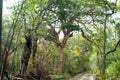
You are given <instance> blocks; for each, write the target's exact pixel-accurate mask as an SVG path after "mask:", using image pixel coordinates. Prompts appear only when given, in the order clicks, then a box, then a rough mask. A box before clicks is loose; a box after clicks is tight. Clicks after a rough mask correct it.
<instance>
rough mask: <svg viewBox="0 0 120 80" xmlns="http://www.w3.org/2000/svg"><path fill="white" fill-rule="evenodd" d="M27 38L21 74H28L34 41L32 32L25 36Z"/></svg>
mask: <svg viewBox="0 0 120 80" xmlns="http://www.w3.org/2000/svg"><path fill="white" fill-rule="evenodd" d="M25 38H26V44H25V47H24V53H23V56H22V60H21V71H20V73H21V74H26V71H27V67H28V62H29V58H30V55H31V46H32V41H31V36H30V33H29V36H25Z"/></svg>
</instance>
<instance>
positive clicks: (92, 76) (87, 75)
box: [69, 72, 95, 80]
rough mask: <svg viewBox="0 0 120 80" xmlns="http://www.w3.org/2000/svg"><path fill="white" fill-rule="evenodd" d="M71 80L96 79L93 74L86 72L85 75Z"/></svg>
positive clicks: (79, 75)
mask: <svg viewBox="0 0 120 80" xmlns="http://www.w3.org/2000/svg"><path fill="white" fill-rule="evenodd" d="M69 80H95V79H94V75H93V74H91V73H89V72H85V73H81V74H78V75H76V76H74V77H73V78H71V79H69Z"/></svg>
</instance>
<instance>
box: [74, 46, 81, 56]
mask: <svg viewBox="0 0 120 80" xmlns="http://www.w3.org/2000/svg"><path fill="white" fill-rule="evenodd" d="M74 51H75V54H76V55H77V56H79V54H80V46H78V45H75V47H74Z"/></svg>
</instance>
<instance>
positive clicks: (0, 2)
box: [0, 0, 3, 72]
mask: <svg viewBox="0 0 120 80" xmlns="http://www.w3.org/2000/svg"><path fill="white" fill-rule="evenodd" d="M2 6H3V0H1V1H0V72H1V68H2V65H1V64H2V51H1V43H2V39H1V36H2Z"/></svg>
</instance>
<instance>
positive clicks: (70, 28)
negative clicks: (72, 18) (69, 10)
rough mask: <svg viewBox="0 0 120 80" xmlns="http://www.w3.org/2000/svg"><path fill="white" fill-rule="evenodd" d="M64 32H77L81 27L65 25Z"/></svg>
mask: <svg viewBox="0 0 120 80" xmlns="http://www.w3.org/2000/svg"><path fill="white" fill-rule="evenodd" d="M61 28H62V29H63V30H66V29H67V30H70V31H75V30H79V29H80V28H79V26H78V25H73V24H69V23H68V24H65V25H63V26H62V27H61Z"/></svg>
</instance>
